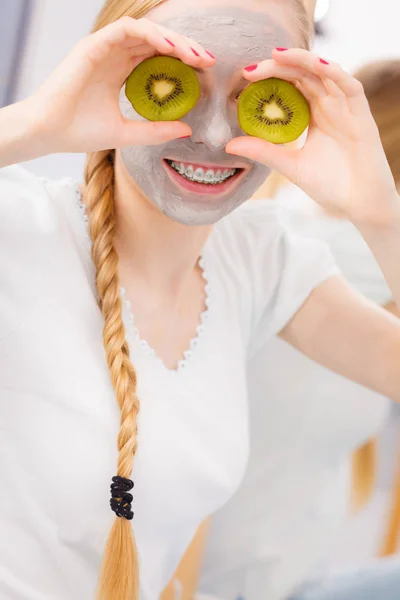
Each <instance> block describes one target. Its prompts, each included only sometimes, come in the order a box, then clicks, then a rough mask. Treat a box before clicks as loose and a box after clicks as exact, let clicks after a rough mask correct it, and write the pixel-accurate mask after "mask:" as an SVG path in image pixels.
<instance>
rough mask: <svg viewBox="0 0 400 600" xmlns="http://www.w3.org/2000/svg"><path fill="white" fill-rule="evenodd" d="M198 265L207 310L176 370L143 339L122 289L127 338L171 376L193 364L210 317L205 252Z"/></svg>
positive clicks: (82, 211)
mask: <svg viewBox="0 0 400 600" xmlns="http://www.w3.org/2000/svg"><path fill="white" fill-rule="evenodd" d="M70 181H71V183H72V184H73V186H74V188H75V200H76V201H75V204H76V208H77V210H78V213H79V215H80V222H81V224H82V227H83V236H84V240H85V245H86V247H87V250H88V252H89V256H90V259H91V261H92V263H93V260H92V257H91V248H92V240H91V238H90V234H89V229H88V222H89V218H88V215H87V211H86V205H85V204H84V202H83V200H82V194H81V191H80V188H79V184H78V183H77V182H76V181H74V180H70ZM198 265H199V267H200V270H201V274H202V277H203V280H204V295H205V300H204V302H205V306H206V308H205V309H204V310H203V311H202V312H201V313H200V314H199V322H198V325H197V327H196V331H195V333H194V335H193V336H192V338H191V339H190V341H189V345H188V348H187V350H185V352H184V353H183V355H182V358H181V359H180V360H179V361H178V363H177V366H176V367H174V368H170V367H167V365H166V364H165V362H164V361H163V359H162V358H161V357H160V356H159V355H158V354H157V352H156V351H155V349H154V348H153V347H152V346H151V345H150V344H149V343H148V341H147V340H146V339H144V338H142V337H141V335H140V332H139V329H138V327H137V326H136V325H135V315H134V313H133V311H132V304H131V302H130V301H129V300H128V299H127V297H126V290H125V288H124V287H123V286H121V287H120V298H121V302H122V306H123V313H124V317H125V318H124V322H125V323H126V329H127V336H129V335H130V334H131V335H132V338H133V339H134V340H135V342H136V343H137V344H138V345H139V346H140V347H141V348H142V350H143V351H144V352H145V354H146V355H147V356H148V357H150V358H152V359H153V360H154V361H155V362H156V363H157V364H158V365H159V366H160V367H161V368H162V369H163V370H164V371H166V372H168V373H171V374H178V373H181V372H182V371H184V370H185V369H186V367H187V366H188V364H189V362H191V360H192V358H193V354H194V350H195V349H196V348H197V347H198V345H199V343H200V340H201V338H202V337H203V334H204V332H205V324H206V321H207V320H208V318H209V316H210V306H211V301H210V298H211V294H210V281H209V276H208V268H207V261H206V259H205V256H204V251H203V252H202V253H201V254H200V257H199V262H198Z"/></svg>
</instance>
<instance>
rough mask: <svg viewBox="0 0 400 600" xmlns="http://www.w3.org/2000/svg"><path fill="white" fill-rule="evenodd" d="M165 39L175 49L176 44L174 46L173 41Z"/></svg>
mask: <svg viewBox="0 0 400 600" xmlns="http://www.w3.org/2000/svg"><path fill="white" fill-rule="evenodd" d="M164 39H165V40H166V41H167V42H168V44H170V46H173V47H174V48H175V44H173V43H172V42H171V40H169V39H168V38H164Z"/></svg>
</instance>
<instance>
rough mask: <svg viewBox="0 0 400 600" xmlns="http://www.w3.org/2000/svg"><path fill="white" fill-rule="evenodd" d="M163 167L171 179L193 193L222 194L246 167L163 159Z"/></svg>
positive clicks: (231, 185) (240, 175)
mask: <svg viewBox="0 0 400 600" xmlns="http://www.w3.org/2000/svg"><path fill="white" fill-rule="evenodd" d="M163 163H164V167H165V169H166V171H167V173H168V175H169V177H170V179H172V181H173V182H174V183H175V184H176V185H178V186H179V187H181V188H184V189H185V190H187V191H190V192H192V193H195V194H201V195H204V194H222V193H226V192H227V191H228V190H231V189H232V188H233V185H234V184H236V183H237V181H238V179H239V178H241V177H242V176H243V174H244V173H245V171H246V169H245V168H244V167H242V166H236V165H235V166H231V167H227V166H222V165H217V164H205V163H196V162H190V163H189V162H185V161H180V160H172V159H164V160H163Z"/></svg>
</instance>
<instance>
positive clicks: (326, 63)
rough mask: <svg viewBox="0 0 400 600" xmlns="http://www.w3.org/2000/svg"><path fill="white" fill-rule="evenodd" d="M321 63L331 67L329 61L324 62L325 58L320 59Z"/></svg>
mask: <svg viewBox="0 0 400 600" xmlns="http://www.w3.org/2000/svg"><path fill="white" fill-rule="evenodd" d="M319 62H322V64H323V65H329V63H328V61H327V60H324V59H323V58H320V59H319Z"/></svg>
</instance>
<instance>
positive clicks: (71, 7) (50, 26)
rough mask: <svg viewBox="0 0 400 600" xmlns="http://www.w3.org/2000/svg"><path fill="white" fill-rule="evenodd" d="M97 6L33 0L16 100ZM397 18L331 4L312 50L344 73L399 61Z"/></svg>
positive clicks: (63, 158) (76, 160) (356, 4)
mask: <svg viewBox="0 0 400 600" xmlns="http://www.w3.org/2000/svg"><path fill="white" fill-rule="evenodd" d="M189 1H193V0H189ZM101 5H102V0H37V9H36V12H35V15H34V23H33V28H32V33H31V36H30V39H29V41H28V48H27V51H26V54H25V62H24V64H23V68H22V76H21V83H20V88H19V97H25V96H26V95H28V94H29V93H31V92H32V91H33V90H34V89H35V88H36V87H37V86H38V85H39V84H40V83H41V82H42V81H43V80H44V79H45V78H46V76H47V75H48V74H49V73H50V72H51V71H52V70H53V69H54V67H55V66H56V65H57V64H58V63H59V62H60V61H61V60H62V58H63V57H64V56H65V55H66V54H67V52H68V51H69V49H70V48H71V47H72V46H73V45H74V43H75V42H76V41H77V40H78V39H79V38H80V37H82V36H84V35H85V34H86V33H87V32H88V31H89V30H90V28H91V25H92V23H93V21H94V18H95V15H96V13H97V12H98V11H99V10H100V8H101ZM399 20H400V4H399V3H398V2H397V0H379V1H377V0H373V1H372V0H332V9H331V12H330V14H329V17H328V20H327V23H326V33H327V37H326V39H324V40H320V39H317V42H316V50H317V51H318V53H319V54H321V55H322V56H325V57H327V58H330V59H331V60H335V61H338V62H340V63H341V64H342V65H343V67H344V68H345V69H347V70H353V69H354V68H356V67H358V66H359V65H361V64H362V63H363V62H364V61H367V60H371V59H374V58H377V57H386V56H399V57H400V38H399V25H398V24H399ZM83 163H84V158H83V156H81V155H58V156H51V157H44V158H41V159H39V160H36V161H32V162H30V163H28V164H27V166H28V168H30V169H31V170H33V171H34V172H35V173H37V174H39V175H44V176H50V177H52V178H53V177H54V178H57V177H63V176H70V177H74V178H77V179H80V178H81V176H82V168H83Z"/></svg>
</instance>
